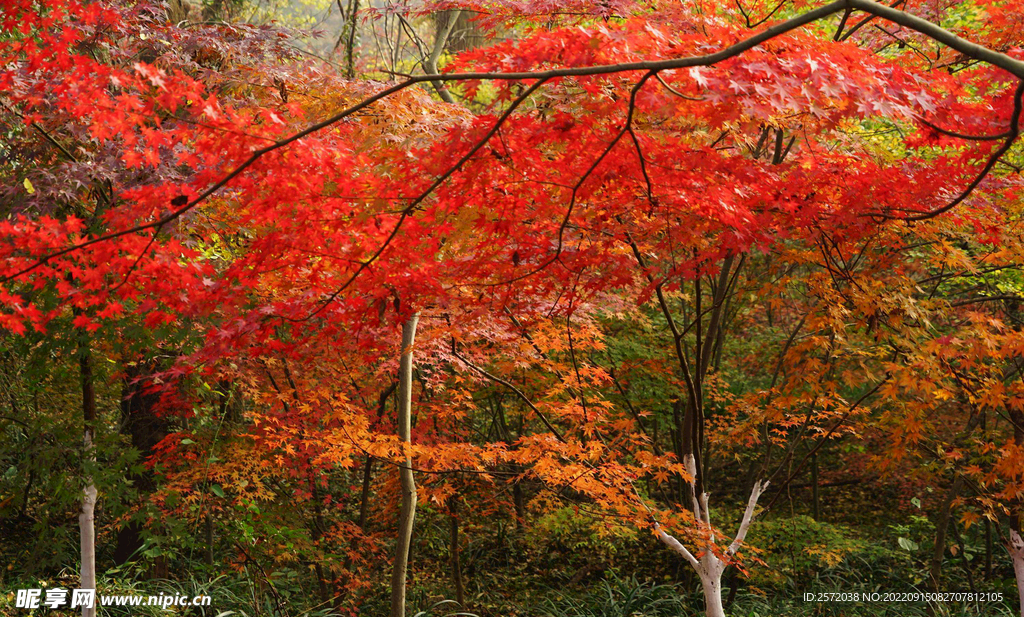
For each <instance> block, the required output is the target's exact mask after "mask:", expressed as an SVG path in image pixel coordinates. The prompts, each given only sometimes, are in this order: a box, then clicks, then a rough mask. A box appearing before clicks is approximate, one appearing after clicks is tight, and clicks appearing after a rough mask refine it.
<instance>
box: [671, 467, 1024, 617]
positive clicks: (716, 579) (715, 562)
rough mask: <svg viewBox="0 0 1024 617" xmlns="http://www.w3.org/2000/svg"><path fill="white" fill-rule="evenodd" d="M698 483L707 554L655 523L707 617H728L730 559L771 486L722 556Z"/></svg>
mask: <svg viewBox="0 0 1024 617" xmlns="http://www.w3.org/2000/svg"><path fill="white" fill-rule="evenodd" d="M686 468H687V472H688V473H689V475H690V477H691V478H696V462H695V461H694V459H693V457H692V456H688V457H687V458H686ZM694 484H695V482H690V483H689V487H690V492H692V493H695V496H694V498H693V503H692V508H693V514H694V520H695V521H696V522H697V525H698V526H699V527H700V531H701V532H702V533H701V535H703V536H704V537H703V539H704V541H705V542H706V546H702V547H701V551H703V553H702V554H701V557H700V559H697V558H696V557H694V555H693V553H691V552H690V550H689V549H687V548H686V547H685V546H684V545H683V543H682V542H680V541H679V540H677V539H675V538H674V537H672V536H671V535H669V534H667V533H665V531H664V530H662V529H661V527H660V526H659V525H658V524H657V522H655V524H654V530H655V532H656V533H657V535H658V539H660V540H661V541H662V542H663V543H665V545H666V546H668V547H669V548H670V549H672V550H673V551H675V552H676V553H678V554H679V555H682V556H683V558H685V559H686V561H687V562H688V563H689V564H690V566H691V567H692V568H693V571H694V572H696V574H697V577H698V578H700V586H701V589H702V590H703V591H704V613H705V615H707V617H725V607H724V606H723V605H722V574H723V573H724V572H725V569H726V566H727V565H728V560H729V559H731V558H732V557H734V556H735V555H736V552H737V551H738V550H739V549H740V547H741V546H743V541H744V540H745V539H746V537H747V531H749V530H750V523H751V521H752V520H753V519H754V510H755V509H756V508H757V500H758V499H760V497H761V493H763V492H764V490H765V489H766V488H768V483H767V482H765V483H764V484H761V482H755V483H754V488H753V490H751V491H750V499H748V500H747V507H746V508H745V509H744V510H743V518H742V520H741V521H740V526H739V529H738V530H737V531H736V537H735V539H733V541H732V543H731V544H729V546H728V547H727V548H725V549H724V550H723V549H722V548H721V547H718V550H719V552H718V553H716V552H715V550H714V549H715V548H716V547H715V543H716V540H715V535H714V533H713V532H712V527H711V513H710V512H709V510H708V495H707V493H703V492H696V491H695V490H694V489H695V487H694ZM719 554H722V555H724V556H725V559H723V558H721V557H719V556H718V555H719ZM1022 563H1024V562H1022Z"/></svg>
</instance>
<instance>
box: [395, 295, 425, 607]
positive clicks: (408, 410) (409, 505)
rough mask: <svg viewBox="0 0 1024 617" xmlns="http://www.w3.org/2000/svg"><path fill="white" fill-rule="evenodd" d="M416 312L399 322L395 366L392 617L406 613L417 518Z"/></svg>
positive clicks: (417, 317)
mask: <svg viewBox="0 0 1024 617" xmlns="http://www.w3.org/2000/svg"><path fill="white" fill-rule="evenodd" d="M418 321H419V314H418V313H417V314H414V315H413V316H412V317H410V318H409V321H407V322H406V323H405V325H403V326H402V351H401V353H402V357H401V361H400V363H399V368H398V438H399V439H400V440H401V442H402V447H403V448H404V449H405V463H404V465H402V466H401V468H400V469H399V479H400V481H401V485H402V510H401V512H400V513H399V516H398V543H397V545H396V546H395V566H394V571H393V573H392V576H391V617H405V576H406V570H407V568H408V565H409V545H410V543H411V541H412V529H413V522H414V520H415V518H416V480H415V478H413V475H412V452H411V446H412V442H411V438H410V434H411V433H412V362H413V358H412V346H413V343H414V342H415V340H416V324H417V323H418Z"/></svg>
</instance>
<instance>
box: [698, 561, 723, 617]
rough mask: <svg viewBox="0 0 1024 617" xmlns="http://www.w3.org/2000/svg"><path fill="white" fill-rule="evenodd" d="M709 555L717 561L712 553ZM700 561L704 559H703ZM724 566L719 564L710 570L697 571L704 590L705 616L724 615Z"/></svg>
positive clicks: (715, 616) (719, 616) (716, 616)
mask: <svg viewBox="0 0 1024 617" xmlns="http://www.w3.org/2000/svg"><path fill="white" fill-rule="evenodd" d="M711 557H712V558H713V559H714V560H715V561H718V558H717V557H715V556H714V555H711ZM701 561H704V560H703V559H702V560H701ZM723 571H724V568H723V567H722V566H721V562H719V565H718V566H717V567H716V568H715V569H714V570H713V571H711V572H704V573H701V572H698V573H697V575H698V576H700V586H701V588H702V589H703V590H704V614H705V615H706V616H707V617H725V606H723V604H722V572H723Z"/></svg>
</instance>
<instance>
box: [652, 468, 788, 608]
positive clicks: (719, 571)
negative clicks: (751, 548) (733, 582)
mask: <svg viewBox="0 0 1024 617" xmlns="http://www.w3.org/2000/svg"><path fill="white" fill-rule="evenodd" d="M686 468H687V472H688V473H689V475H690V477H691V478H695V477H696V463H695V461H694V459H693V457H692V456H688V457H686ZM694 484H695V482H693V481H691V482H690V483H689V485H690V490H691V492H692V493H695V496H694V497H693V503H692V509H693V515H694V520H695V521H696V522H697V525H698V526H699V527H700V531H701V532H702V535H703V536H704V538H703V539H704V541H705V543H706V545H705V546H702V547H701V551H703V553H700V555H701V557H700V559H697V558H696V557H694V555H693V553H691V552H690V550H689V549H687V548H686V547H685V546H684V545H683V543H682V542H680V541H679V540H677V539H675V538H674V537H672V536H671V535H669V534H667V533H665V531H664V530H662V529H661V527H660V526H659V525H658V524H657V523H655V525H654V529H655V531H656V532H657V535H658V539H660V540H661V541H662V542H663V543H664V544H665V545H666V546H668V547H669V548H670V549H672V550H673V551H675V552H676V553H678V554H679V555H682V556H683V558H684V559H686V561H687V562H688V563H689V564H690V566H691V567H692V568H693V571H694V572H696V574H697V577H698V578H699V579H700V586H701V589H702V590H703V592H704V613H705V615H706V616H707V617H725V607H724V606H723V604H722V575H723V574H724V573H725V570H726V568H727V567H728V560H729V559H730V558H732V557H733V556H735V555H736V552H737V551H738V550H739V549H740V547H741V546H743V541H744V540H745V539H746V537H747V532H748V531H749V530H750V523H751V521H753V519H754V510H755V509H756V508H757V500H758V499H760V497H761V493H763V492H764V491H765V489H767V488H768V483H767V482H765V483H764V484H762V483H761V482H760V481H758V482H755V483H754V488H753V490H751V492H750V499H748V500H747V507H746V508H745V509H744V510H743V518H742V520H741V521H740V526H739V529H738V530H737V531H736V537H735V539H733V541H732V543H731V544H729V546H728V548H725V549H724V550H722V549H721V547H717V546H716V544H715V536H714V533H713V530H712V527H711V513H710V512H709V510H708V495H707V493H699V494H698V493H696V491H695V490H694ZM716 548H718V552H716V550H715V549H716ZM719 554H722V555H723V557H724V558H723V557H719V556H718V555H719Z"/></svg>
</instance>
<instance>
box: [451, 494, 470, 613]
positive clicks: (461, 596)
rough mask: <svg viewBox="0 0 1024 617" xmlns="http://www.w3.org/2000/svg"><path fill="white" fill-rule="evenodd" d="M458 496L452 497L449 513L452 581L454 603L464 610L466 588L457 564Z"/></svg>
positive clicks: (460, 569)
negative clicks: (453, 585)
mask: <svg viewBox="0 0 1024 617" xmlns="http://www.w3.org/2000/svg"><path fill="white" fill-rule="evenodd" d="M458 510H459V496H458V495H453V496H452V504H451V510H450V512H449V521H450V530H451V553H452V581H453V582H454V583H455V601H456V602H458V603H459V608H466V586H465V584H464V583H463V582H462V566H461V565H460V564H459V512H458Z"/></svg>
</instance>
